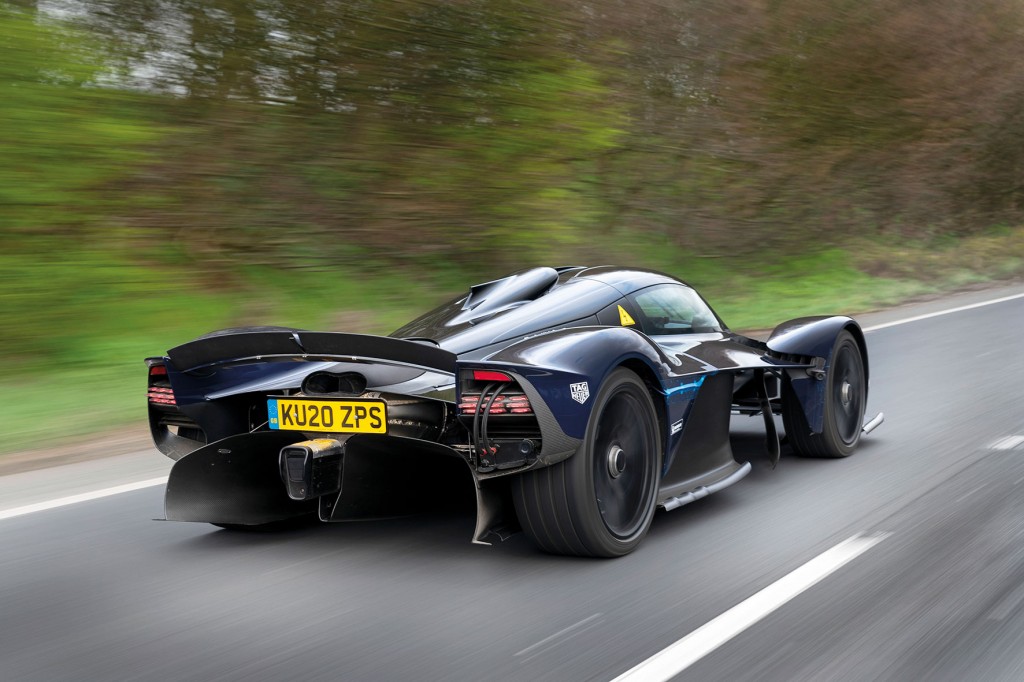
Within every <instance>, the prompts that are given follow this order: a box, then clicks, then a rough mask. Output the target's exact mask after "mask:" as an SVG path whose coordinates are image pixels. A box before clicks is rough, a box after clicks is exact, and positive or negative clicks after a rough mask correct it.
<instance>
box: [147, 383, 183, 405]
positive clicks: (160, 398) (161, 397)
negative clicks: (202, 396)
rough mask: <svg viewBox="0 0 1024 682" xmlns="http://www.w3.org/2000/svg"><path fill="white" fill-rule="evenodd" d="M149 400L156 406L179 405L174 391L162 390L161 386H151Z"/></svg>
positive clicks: (148, 393) (148, 394)
mask: <svg viewBox="0 0 1024 682" xmlns="http://www.w3.org/2000/svg"><path fill="white" fill-rule="evenodd" d="M146 395H147V397H148V398H149V402H151V403H154V404H156V405H177V404H178V402H177V401H176V400H175V399H174V391H173V390H172V389H170V388H161V387H160V386H150V387H149V391H148V392H147V393H146Z"/></svg>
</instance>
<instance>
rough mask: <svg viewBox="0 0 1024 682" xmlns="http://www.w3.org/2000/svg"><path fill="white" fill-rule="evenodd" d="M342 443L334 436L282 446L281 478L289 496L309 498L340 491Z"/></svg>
mask: <svg viewBox="0 0 1024 682" xmlns="http://www.w3.org/2000/svg"><path fill="white" fill-rule="evenodd" d="M344 455H345V444H344V443H343V442H342V441H337V440H334V439H333V438H316V439H314V440H304V441H302V442H300V443H293V444H292V445H288V446H286V447H283V448H281V454H280V457H279V463H280V467H281V480H282V481H284V485H285V489H286V490H287V491H288V497H290V498H291V499H293V500H296V501H303V500H312V499H314V498H317V497H320V496H321V495H328V494H330V493H336V492H338V491H339V490H341V467H342V461H343V459H344Z"/></svg>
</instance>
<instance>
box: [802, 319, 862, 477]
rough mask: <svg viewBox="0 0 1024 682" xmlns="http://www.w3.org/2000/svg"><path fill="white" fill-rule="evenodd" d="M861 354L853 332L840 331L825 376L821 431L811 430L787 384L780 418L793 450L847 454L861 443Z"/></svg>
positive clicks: (804, 453)
mask: <svg viewBox="0 0 1024 682" xmlns="http://www.w3.org/2000/svg"><path fill="white" fill-rule="evenodd" d="M866 374H867V373H866V372H865V371H864V358H863V356H862V355H861V352H860V347H859V346H858V345H857V341H856V340H855V339H854V338H853V335H852V334H850V332H848V331H843V332H840V334H839V335H838V336H837V337H836V341H835V344H834V345H833V347H832V358H831V360H830V362H829V367H828V372H827V375H826V377H825V404H824V419H823V423H822V429H821V433H816V434H812V433H811V432H810V427H809V426H808V425H807V418H806V416H805V415H804V411H803V407H802V406H801V405H800V403H799V401H798V400H797V398H796V395H795V393H794V392H793V389H792V387H790V386H789V385H788V382H787V385H786V391H785V394H784V396H783V403H782V419H783V424H784V426H785V429H786V435H787V436H788V437H789V441H790V443H791V444H792V445H793V451H794V452H796V454H798V455H800V456H801V457H831V458H838V457H847V456H849V455H850V454H852V453H853V451H854V450H856V449H857V445H858V443H860V437H861V429H862V428H863V425H864V410H865V408H866V407H867V393H868V390H867V389H868V386H867V376H866Z"/></svg>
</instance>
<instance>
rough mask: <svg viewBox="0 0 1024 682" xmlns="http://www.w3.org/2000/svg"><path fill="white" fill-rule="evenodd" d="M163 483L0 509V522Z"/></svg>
mask: <svg viewBox="0 0 1024 682" xmlns="http://www.w3.org/2000/svg"><path fill="white" fill-rule="evenodd" d="M165 483H167V477H166V476H161V477H160V478H148V479H146V480H144V481H135V482H134V483H125V484H123V485H116V486H113V487H111V488H103V489H102V490H93V491H92V492H87V493H78V494H77V495H68V496H67V497H58V498H57V499H55V500H47V501H45V502H36V503H34V504H26V505H23V506H21V507H12V508H11V509H0V521H3V520H5V519H13V518H15V517H17V516H24V515H26V514H34V513H35V512H41V511H47V510H50V509H58V508H60V507H66V506H68V505H71V504H78V503H79V502H89V501H90V500H98V499H100V498H103V497H110V496H111V495H120V494H121V493H129V492H132V491H133V490H142V489H143V488H152V487H154V486H158V485H164V484H165Z"/></svg>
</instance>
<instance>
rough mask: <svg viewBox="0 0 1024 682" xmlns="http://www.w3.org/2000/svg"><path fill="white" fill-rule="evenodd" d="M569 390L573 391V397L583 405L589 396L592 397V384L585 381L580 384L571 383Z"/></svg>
mask: <svg viewBox="0 0 1024 682" xmlns="http://www.w3.org/2000/svg"><path fill="white" fill-rule="evenodd" d="M569 391H570V392H571V393H572V399H573V400H575V401H576V402H578V403H579V404H581V405H582V404H583V403H585V402H587V398H589V397H590V386H588V385H587V382H585V381H583V382H580V383H578V384H569Z"/></svg>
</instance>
